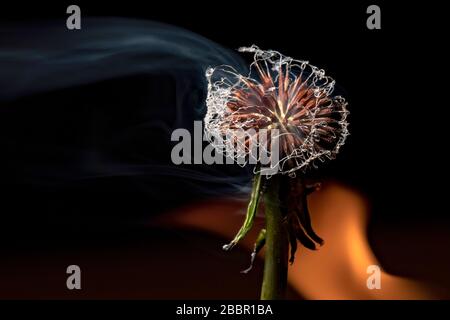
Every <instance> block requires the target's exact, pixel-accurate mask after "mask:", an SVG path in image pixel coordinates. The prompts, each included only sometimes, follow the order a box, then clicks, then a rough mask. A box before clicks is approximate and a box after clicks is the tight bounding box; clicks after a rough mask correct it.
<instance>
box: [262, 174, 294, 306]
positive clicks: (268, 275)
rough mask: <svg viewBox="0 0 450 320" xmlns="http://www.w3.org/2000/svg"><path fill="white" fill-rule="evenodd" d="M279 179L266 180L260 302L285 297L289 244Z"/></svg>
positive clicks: (275, 177)
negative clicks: (264, 247) (264, 245)
mask: <svg viewBox="0 0 450 320" xmlns="http://www.w3.org/2000/svg"><path fill="white" fill-rule="evenodd" d="M279 187H280V179H279V177H277V176H274V177H272V178H271V179H268V180H267V190H266V192H265V194H264V205H265V219H266V251H265V260H264V276H263V283H262V288H261V300H278V299H283V298H284V297H285V291H286V287H287V267H288V250H289V242H288V237H287V230H286V228H285V223H284V221H283V216H282V214H281V210H280V199H279Z"/></svg>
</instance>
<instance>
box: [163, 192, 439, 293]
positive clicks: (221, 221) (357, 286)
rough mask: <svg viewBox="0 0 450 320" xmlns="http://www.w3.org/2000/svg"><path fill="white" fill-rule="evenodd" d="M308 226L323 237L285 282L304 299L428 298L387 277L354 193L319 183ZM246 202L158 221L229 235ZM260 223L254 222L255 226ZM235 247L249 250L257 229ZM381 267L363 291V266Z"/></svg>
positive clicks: (302, 254)
mask: <svg viewBox="0 0 450 320" xmlns="http://www.w3.org/2000/svg"><path fill="white" fill-rule="evenodd" d="M308 204H309V208H310V212H311V219H312V222H313V226H314V229H315V230H316V231H317V233H318V234H319V235H320V236H321V237H322V238H323V239H324V240H325V245H324V246H322V247H321V248H320V249H319V250H317V251H310V250H307V249H305V248H303V247H299V250H298V251H297V254H296V259H295V263H294V264H293V265H292V266H291V267H290V268H289V282H290V285H291V286H292V287H293V288H294V289H296V290H297V291H298V292H299V293H300V294H301V295H302V296H304V297H306V298H307V299H431V298H433V296H432V295H431V293H429V292H428V290H427V288H426V287H425V286H423V285H422V284H420V283H418V282H415V281H412V280H408V279H404V278H401V277H397V276H393V275H390V274H388V273H386V272H384V271H383V270H382V269H383V268H382V266H381V265H380V263H379V262H378V261H377V259H376V257H375V255H374V254H373V252H372V250H371V248H370V246H369V243H368V241H367V236H366V226H367V222H368V208H367V204H366V203H365V201H364V199H363V198H362V197H361V196H360V195H359V194H357V193H356V192H354V191H352V190H349V189H347V188H345V187H342V186H340V185H337V184H328V185H325V186H324V187H323V188H322V190H320V191H317V192H314V193H313V194H312V195H311V196H310V197H309V198H308ZM245 206H246V203H244V202H238V201H227V200H223V201H215V202H207V203H203V204H202V205H198V204H197V205H195V206H190V207H187V208H183V209H182V210H177V211H176V212H174V213H173V214H169V215H168V216H166V217H165V218H163V219H164V220H162V221H159V222H160V223H164V224H170V225H178V226H181V227H191V228H197V229H202V230H205V231H208V232H213V233H216V234H219V235H221V236H223V237H224V238H225V239H231V238H232V237H233V236H234V234H235V233H236V231H237V230H238V228H239V227H240V224H241V223H242V220H243V217H244V216H243V214H244V211H245ZM258 224H259V225H260V226H261V225H262V224H263V222H262V221H259V223H258V222H257V223H256V225H258ZM253 229H254V230H253V231H252V233H251V234H250V235H249V236H247V237H246V238H245V239H244V241H242V243H241V245H243V246H245V247H246V248H248V249H250V248H252V247H253V240H254V239H255V237H256V233H257V231H258V230H257V229H258V228H253ZM370 265H378V266H380V268H381V289H372V290H370V289H368V288H367V284H366V283H367V279H368V277H369V276H370V274H368V273H367V267H368V266H370Z"/></svg>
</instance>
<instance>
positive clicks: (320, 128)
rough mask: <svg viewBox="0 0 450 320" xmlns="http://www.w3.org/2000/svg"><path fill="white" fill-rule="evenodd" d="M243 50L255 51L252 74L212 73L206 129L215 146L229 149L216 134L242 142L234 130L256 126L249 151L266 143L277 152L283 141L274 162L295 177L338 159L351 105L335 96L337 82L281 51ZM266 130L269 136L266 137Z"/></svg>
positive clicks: (248, 140) (247, 140)
mask: <svg viewBox="0 0 450 320" xmlns="http://www.w3.org/2000/svg"><path fill="white" fill-rule="evenodd" d="M239 51H241V52H250V53H253V54H254V57H253V58H254V61H253V63H252V64H251V65H250V73H249V75H247V76H245V75H242V74H239V73H238V72H237V71H236V70H235V69H233V68H232V67H231V66H219V67H215V68H209V69H208V70H207V72H206V77H207V80H208V96H207V100H206V104H207V107H208V110H207V115H206V117H205V133H206V136H207V137H209V138H210V142H211V143H212V144H213V145H214V147H215V148H216V149H217V150H218V151H219V152H225V151H226V149H227V145H226V144H224V143H223V142H218V140H216V139H213V138H211V137H217V136H228V137H229V138H230V137H231V139H234V140H237V137H236V136H234V134H233V132H238V130H241V131H242V130H243V131H248V130H252V133H251V134H248V135H246V136H245V139H244V140H243V142H242V146H243V148H244V152H245V153H247V154H250V151H251V147H252V146H255V145H258V146H259V147H261V143H262V142H261V141H264V143H266V145H265V146H263V147H264V148H265V149H266V150H272V152H273V149H271V147H272V144H273V141H275V140H274V139H278V140H277V150H275V151H276V152H278V157H277V158H273V159H276V163H271V166H272V167H277V169H278V171H279V172H281V173H285V174H290V175H294V174H295V171H296V170H298V169H304V168H306V167H308V166H309V165H311V164H313V162H314V160H322V161H323V160H325V159H332V158H334V157H335V156H336V154H337V153H338V152H339V149H340V148H341V146H342V145H343V144H344V142H345V139H346V137H347V135H348V130H347V121H346V119H347V115H348V111H347V109H346V105H347V103H346V101H345V99H344V98H343V97H341V96H334V95H333V89H334V84H335V81H334V80H333V79H332V78H330V77H328V76H326V75H325V72H324V71H323V70H320V69H318V68H317V67H315V66H313V65H311V64H309V63H308V62H307V61H300V60H295V59H292V58H290V57H286V56H284V55H282V54H281V53H279V52H277V51H272V50H268V51H264V50H261V49H259V48H258V47H256V46H252V47H248V48H247V47H244V48H240V49H239ZM262 129H264V130H262ZM262 131H264V132H265V133H266V134H267V137H265V138H264V139H261V136H260V135H261V132H262ZM230 133H231V134H230ZM219 141H220V140H219ZM234 157H237V155H234ZM257 160H259V159H257Z"/></svg>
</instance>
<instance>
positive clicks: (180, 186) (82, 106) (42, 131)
mask: <svg viewBox="0 0 450 320" xmlns="http://www.w3.org/2000/svg"><path fill="white" fill-rule="evenodd" d="M374 3H376V4H379V5H380V7H381V10H382V29H381V30H368V29H367V28H366V18H367V14H366V12H365V10H366V8H367V6H368V5H369V4H372V2H364V1H363V2H359V3H356V2H345V3H344V2H342V3H338V2H337V1H334V2H329V3H328V2H327V3H325V2H319V1H292V2H289V3H287V2H273V3H270V4H266V3H263V2H252V3H250V2H248V3H247V2H244V1H239V2H237V1H220V2H219V1H217V2H209V3H207V4H206V3H205V4H200V3H176V2H164V3H158V4H155V3H153V2H152V3H150V2H147V3H143V2H136V3H132V2H129V1H127V2H121V3H96V4H94V3H92V2H87V1H81V2H78V3H77V4H79V5H80V7H81V11H82V16H83V17H84V16H120V17H132V18H141V19H151V20H156V21H161V22H166V23H169V24H173V25H178V26H180V27H183V28H186V29H189V30H191V31H193V32H196V33H198V34H200V35H202V36H204V37H206V38H209V39H211V40H213V41H215V42H217V43H219V44H221V45H223V46H225V47H228V48H232V49H233V48H238V47H240V46H245V45H251V44H257V45H258V46H259V47H260V48H267V49H268V48H271V49H276V50H278V51H280V52H282V53H284V54H286V55H288V56H292V57H295V58H299V59H306V60H309V61H310V62H311V63H312V64H314V65H317V66H320V67H321V68H324V69H325V70H326V71H327V73H328V74H329V75H330V76H332V77H333V78H335V79H336V80H337V83H338V86H339V89H340V90H341V91H342V94H343V95H344V96H345V97H346V98H347V100H348V102H349V110H350V112H351V115H350V118H349V120H350V127H349V129H350V133H351V135H350V136H349V138H348V142H347V143H346V145H345V146H344V147H343V149H342V152H341V153H340V154H339V155H338V157H337V159H336V160H335V161H333V162H330V163H328V164H326V165H324V166H321V168H320V169H319V170H318V171H317V172H313V173H311V175H314V176H319V177H321V178H323V179H331V180H338V181H340V182H343V183H345V184H347V185H349V186H351V187H353V188H355V189H356V190H358V191H360V192H361V193H362V194H364V195H365V196H366V197H367V199H368V201H369V203H370V204H371V208H372V210H371V214H372V215H371V223H370V228H369V229H370V230H369V231H370V232H369V235H370V236H371V241H372V242H373V243H375V244H376V242H377V239H376V234H377V230H378V229H377V228H380V226H384V227H386V226H387V227H388V228H391V230H396V229H397V230H398V229H399V228H400V229H401V228H414V230H415V231H414V232H416V236H417V238H418V239H421V238H424V237H429V236H430V234H432V233H433V230H432V229H430V228H431V227H429V225H433V226H436V227H438V228H442V229H444V230H446V231H445V232H446V233H447V232H448V227H449V221H448V218H447V214H448V210H447V209H446V191H447V188H446V186H445V185H446V178H445V174H446V163H447V161H446V158H445V152H446V149H447V144H446V143H447V142H446V138H447V135H446V133H445V130H446V126H447V124H446V118H445V115H444V109H445V108H446V106H445V104H446V99H445V98H443V97H444V96H445V94H446V92H441V91H439V90H440V89H438V84H439V81H438V80H437V78H436V77H434V75H433V73H434V72H435V71H439V70H440V65H441V63H443V61H442V60H440V58H439V55H440V52H439V51H438V50H436V49H435V47H434V45H433V43H435V40H434V38H437V40H436V43H439V42H440V41H442V39H443V38H441V35H442V36H443V30H442V29H440V28H439V27H438V26H437V25H436V24H435V22H436V20H438V19H437V17H436V13H437V12H439V11H440V10H439V8H437V7H436V6H434V5H431V6H428V7H425V6H420V5H416V4H411V3H409V2H405V3H402V4H398V6H395V7H394V6H393V5H392V4H388V3H385V2H379V1H377V2H374ZM67 5H68V4H65V3H62V2H59V3H55V4H44V3H42V2H39V3H35V4H25V3H16V4H14V5H12V4H11V3H9V4H8V5H5V6H4V5H3V4H2V8H1V10H0V15H1V19H2V20H3V21H7V22H14V23H20V22H29V21H41V20H46V19H56V20H60V21H61V28H64V27H65V19H66V16H67V15H66V14H65V10H66V7H67ZM439 39H441V40H439ZM0 72H1V70H0ZM158 83H160V82H158ZM155 85H157V84H156V82H155V80H154V79H149V78H146V77H143V76H135V77H130V78H127V79H114V80H111V81H104V82H102V83H98V84H92V85H87V86H84V87H82V88H70V89H65V90H59V91H56V92H50V93H45V94H40V95H36V96H30V97H25V98H22V99H20V100H18V101H11V102H7V103H3V104H2V105H1V109H0V110H1V117H0V148H1V154H2V156H1V160H0V175H1V185H2V201H1V203H0V215H1V221H2V222H1V224H0V229H1V230H2V232H1V235H0V238H1V239H2V240H3V241H2V243H1V245H0V246H1V248H2V250H3V251H4V252H6V253H7V254H9V255H13V256H14V255H16V254H17V255H20V254H21V253H22V252H36V251H39V250H47V251H48V250H50V251H52V250H55V251H56V252H59V251H61V250H65V249H66V248H68V247H71V248H75V249H74V250H77V249H79V248H81V250H83V248H85V247H86V246H92V243H98V245H99V246H100V247H101V246H102V245H104V244H105V243H108V245H111V246H114V245H115V244H117V245H119V243H120V242H126V241H128V239H130V238H133V237H136V233H138V234H141V233H145V232H144V231H142V230H140V229H139V221H142V220H143V219H146V218H147V217H148V216H151V215H154V214H158V213H163V212H164V211H165V210H166V209H167V208H169V207H173V206H176V205H178V204H181V203H186V202H189V201H193V200H195V199H196V198H199V197H202V195H200V194H196V193H195V192H193V191H190V189H189V182H182V183H180V181H179V180H177V179H175V178H173V180H171V179H172V178H170V177H169V178H167V177H163V178H158V179H156V178H152V177H148V175H147V176H146V175H143V176H132V177H127V176H125V177H124V176H117V177H115V176H112V177H108V178H99V179H94V178H89V179H73V176H72V177H70V178H55V174H54V173H53V174H52V170H55V172H58V173H59V172H61V171H62V172H66V173H67V172H73V174H74V175H76V172H77V171H76V166H77V163H79V162H80V161H81V162H82V161H89V153H88V152H83V153H80V154H74V153H69V154H66V153H64V151H63V150H65V148H66V147H69V148H70V147H81V149H83V150H95V149H96V148H100V149H102V148H103V149H105V150H106V149H107V148H108V146H107V140H108V134H109V133H110V132H114V130H120V129H123V128H126V127H127V126H129V127H131V126H133V125H134V123H135V117H136V116H138V115H139V114H140V113H139V110H142V109H143V108H145V107H146V105H147V104H148V103H149V102H151V101H154V99H155V95H156V94H159V93H160V92H161V91H159V89H153V90H152V89H151V88H152V87H153V86H155ZM159 85H160V84H159ZM119 88H120V90H118V89H119ZM166 95H167V97H166V98H164V99H168V100H165V101H170V92H168V93H167V94H166ZM439 97H442V99H440V98H439ZM436 98H438V99H436ZM62 101H63V103H62ZM125 104H126V105H134V106H135V107H136V110H137V111H134V112H133V113H131V114H130V115H128V116H124V115H123V114H124V112H123V111H124V110H125V107H124V106H125ZM150 116H151V115H150ZM167 117H170V112H169V113H168V115H167ZM104 118H108V119H112V120H109V121H104V120H103V119H104ZM138 134H140V133H139V131H137V136H135V137H133V138H132V139H130V140H128V141H127V143H126V145H122V146H121V147H120V148H114V149H112V150H110V149H108V151H110V152H112V153H114V156H115V157H119V158H120V157H124V159H126V160H127V161H129V160H130V159H132V160H133V159H134V160H135V159H136V158H133V157H130V154H133V155H136V154H139V155H144V157H143V158H141V159H145V158H158V159H160V161H165V160H167V161H169V160H170V158H169V155H170V153H169V154H168V152H170V146H169V145H168V141H166V140H164V139H165V137H163V136H158V134H156V133H155V135H151V133H148V132H147V133H143V136H139V135H138ZM150 148H151V150H150ZM74 168H75V169H74ZM56 176H57V174H56ZM49 177H51V178H49ZM183 181H184V180H183ZM155 184H156V185H157V187H155ZM137 230H140V231H137ZM139 232H140V233H139ZM74 236H75V239H76V240H74ZM138 237H145V236H143V235H140V236H138ZM114 239H116V240H114ZM117 239H119V240H117ZM394 239H395V237H394ZM400 240H401V239H400ZM111 241H112V242H111ZM114 241H116V243H115V242H114ZM129 241H132V240H129ZM111 243H112V244H111ZM42 248H45V249H42ZM411 250H415V252H416V255H418V256H421V257H423V259H426V257H427V255H428V254H429V252H430V250H433V247H432V246H431V245H424V246H422V247H417V248H415V249H411ZM441 250H442V249H441ZM375 251H376V246H375ZM443 259H444V260H448V254H447V256H445V257H443ZM419 260H420V259H417V261H419ZM417 261H416V262H417ZM417 263H418V262H417ZM394 269H395V267H394Z"/></svg>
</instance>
